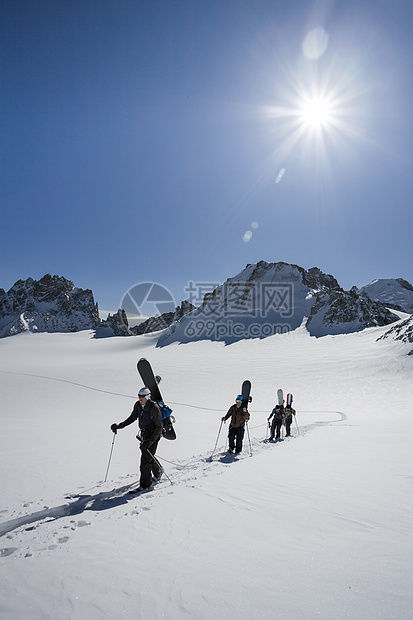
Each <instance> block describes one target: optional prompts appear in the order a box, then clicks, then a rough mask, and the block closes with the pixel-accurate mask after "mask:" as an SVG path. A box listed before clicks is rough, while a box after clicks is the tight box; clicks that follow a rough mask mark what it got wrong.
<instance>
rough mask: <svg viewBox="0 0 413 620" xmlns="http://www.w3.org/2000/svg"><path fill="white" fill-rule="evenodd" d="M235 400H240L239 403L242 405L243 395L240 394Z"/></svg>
mask: <svg viewBox="0 0 413 620" xmlns="http://www.w3.org/2000/svg"><path fill="white" fill-rule="evenodd" d="M235 400H236V401H237V400H239V402H240V403H242V394H238V396H237V397H236V399H235Z"/></svg>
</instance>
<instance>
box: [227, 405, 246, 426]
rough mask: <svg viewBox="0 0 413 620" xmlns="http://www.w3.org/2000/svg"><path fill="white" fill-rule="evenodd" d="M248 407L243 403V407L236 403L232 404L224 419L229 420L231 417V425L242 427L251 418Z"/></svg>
mask: <svg viewBox="0 0 413 620" xmlns="http://www.w3.org/2000/svg"><path fill="white" fill-rule="evenodd" d="M244 409H246V408H245V407H243V406H242V405H241V407H237V405H236V404H234V405H231V407H230V408H229V409H228V413H227V415H226V416H225V417H224V420H228V418H231V426H232V427H233V428H240V427H242V426H244V425H245V421H246V420H249V419H250V414H249V413H248V409H246V411H244Z"/></svg>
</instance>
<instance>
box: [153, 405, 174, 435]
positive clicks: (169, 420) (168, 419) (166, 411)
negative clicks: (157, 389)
mask: <svg viewBox="0 0 413 620" xmlns="http://www.w3.org/2000/svg"><path fill="white" fill-rule="evenodd" d="M156 404H157V405H158V407H159V409H160V412H161V414H162V421H163V436H164V437H165V439H176V433H175V429H174V427H173V426H172V424H173V422H175V418H174V416H173V415H171V413H172V409H171V408H170V407H168V405H165V403H163V402H162V401H161V400H157V401H156Z"/></svg>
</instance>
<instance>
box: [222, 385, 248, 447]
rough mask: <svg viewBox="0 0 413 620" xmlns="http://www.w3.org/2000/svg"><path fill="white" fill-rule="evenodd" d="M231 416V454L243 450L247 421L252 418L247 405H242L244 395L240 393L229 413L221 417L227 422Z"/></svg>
mask: <svg viewBox="0 0 413 620" xmlns="http://www.w3.org/2000/svg"><path fill="white" fill-rule="evenodd" d="M228 418H231V422H230V425H229V429H228V443H229V450H228V452H229V454H234V451H235V454H239V453H240V452H241V450H242V440H243V439H244V432H245V422H246V421H247V420H249V419H250V414H249V413H248V409H247V407H246V406H244V407H242V396H241V394H238V396H237V398H236V400H235V405H231V407H230V408H229V409H228V413H227V415H225V416H224V417H223V418H221V420H222V422H225V421H226V420H228Z"/></svg>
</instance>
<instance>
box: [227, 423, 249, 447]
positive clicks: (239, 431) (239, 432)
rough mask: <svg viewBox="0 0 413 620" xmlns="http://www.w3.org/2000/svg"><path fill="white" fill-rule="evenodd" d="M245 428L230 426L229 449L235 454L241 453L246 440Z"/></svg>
mask: <svg viewBox="0 0 413 620" xmlns="http://www.w3.org/2000/svg"><path fill="white" fill-rule="evenodd" d="M244 432H245V428H244V427H243V426H238V427H235V426H230V427H229V431H228V443H229V449H230V450H232V451H234V449H235V452H237V453H238V452H241V450H242V440H243V439H244Z"/></svg>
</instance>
